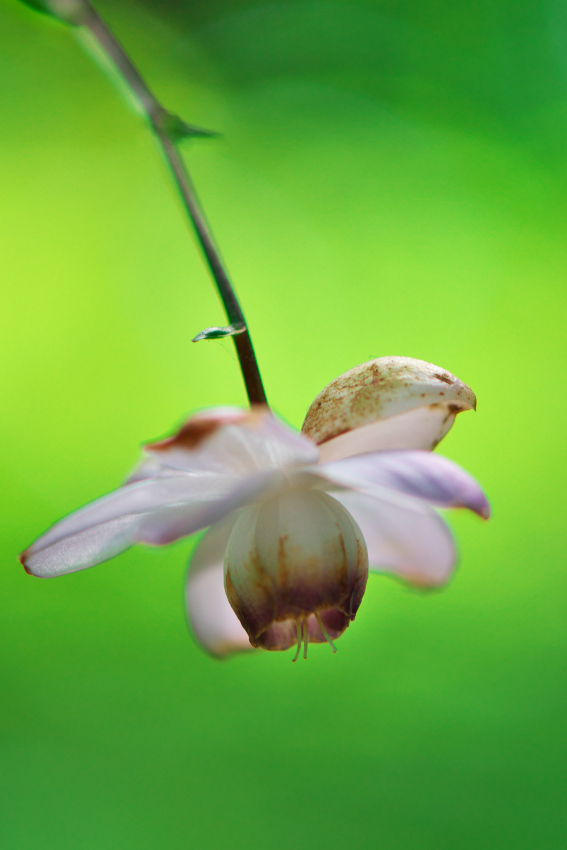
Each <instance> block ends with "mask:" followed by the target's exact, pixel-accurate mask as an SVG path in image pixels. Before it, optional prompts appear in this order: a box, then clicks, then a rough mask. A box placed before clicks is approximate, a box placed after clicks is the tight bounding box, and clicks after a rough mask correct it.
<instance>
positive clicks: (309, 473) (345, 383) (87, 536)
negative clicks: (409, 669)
mask: <svg viewBox="0 0 567 850" xmlns="http://www.w3.org/2000/svg"><path fill="white" fill-rule="evenodd" d="M475 406H476V399H475V396H474V394H473V392H472V391H471V390H470V389H469V387H467V386H466V385H465V384H463V383H462V382H461V381H459V380H458V378H456V377H455V376H454V375H451V374H450V373H449V372H446V371H445V370H443V369H439V368H438V367H436V366H433V365H432V364H429V363H425V362H424V361H421V360H413V359H411V358H405V357H383V358H379V359H377V360H372V361H369V362H368V363H363V364H362V365H361V366H357V367H356V368H354V369H351V370H350V371H349V372H347V373H345V374H344V375H341V376H340V377H339V378H337V379H336V380H334V381H332V382H331V383H330V384H329V385H328V386H327V387H326V388H325V389H324V390H323V391H322V392H321V393H320V394H319V396H317V398H316V399H315V401H314V402H313V404H312V405H311V407H310V409H309V411H308V413H307V416H306V419H305V422H304V424H303V428H302V433H301V434H298V433H297V432H295V431H294V430H292V429H291V428H290V427H288V426H287V425H286V424H284V423H283V422H282V421H281V420H279V419H278V418H276V417H275V416H274V415H273V414H272V413H271V412H270V411H269V410H268V409H267V408H265V407H256V408H254V409H252V410H251V411H244V410H240V409H238V408H212V409H209V410H205V411H202V412H200V413H197V414H195V415H194V416H192V417H191V418H190V419H189V420H188V421H187V422H186V423H185V424H184V425H183V426H182V428H181V429H180V431H179V432H178V433H177V434H175V435H174V436H173V437H170V438H168V439H165V440H162V441H160V442H157V443H153V444H150V445H148V446H146V447H145V458H144V460H143V461H142V462H141V464H140V465H139V466H138V468H137V469H136V470H135V471H134V472H133V474H132V475H131V476H130V477H129V479H128V480H127V481H126V483H125V485H124V486H122V487H120V488H119V489H117V490H115V491H114V492H113V493H110V494H109V495H107V496H104V497H103V498H101V499H98V500H97V501H95V502H92V503H91V504H89V505H87V506H86V507H84V508H81V509H80V510H78V511H76V512H75V513H73V514H71V515H70V516H68V517H66V518H64V519H62V520H61V521H60V522H58V523H56V524H55V525H54V526H52V528H50V529H49V530H48V531H47V532H46V533H45V534H43V535H42V536H41V537H40V538H39V539H38V540H36V542H35V543H34V544H33V545H32V546H31V547H30V548H29V549H28V550H26V552H24V553H23V555H22V557H21V560H22V563H23V564H24V566H25V568H26V570H27V571H28V572H29V573H30V574H32V575H35V576H39V577H43V578H48V577H52V576H57V575H63V574H65V573H69V572H74V571H76V570H81V569H85V568H87V567H91V566H94V565H95V564H98V563H100V562H101V561H105V560H107V559H108V558H111V557H113V556H114V555H116V554H118V553H119V552H121V551H123V550H124V549H126V548H128V547H129V546H131V545H133V544H134V543H147V544H150V545H164V544H166V543H170V542H172V541H174V540H177V539H179V538H180V537H184V536H187V535H190V534H193V533H195V532H197V531H199V530H201V529H203V528H207V527H208V531H206V533H205V534H204V536H203V537H202V539H201V540H200V542H199V543H198V545H197V547H196V549H195V551H194V554H193V557H192V559H191V562H190V567H189V571H188V578H187V586H186V587H187V590H186V598H187V610H188V616H189V621H190V624H191V627H192V629H193V632H194V634H195V636H196V638H197V640H198V641H199V642H200V643H201V644H202V645H203V646H204V647H205V648H206V649H207V650H208V651H209V652H211V653H212V654H214V655H218V656H221V655H225V654H228V653H230V652H234V651H239V650H243V649H250V648H251V647H263V648H265V649H269V650H275V649H277V650H283V649H288V648H290V647H292V646H295V647H296V657H297V656H298V654H299V652H300V648H301V645H303V647H304V655H306V653H307V646H308V643H309V642H324V641H328V642H329V643H330V644H331V646H332V647H333V649H334V644H333V640H334V639H336V638H337V637H339V636H340V635H341V634H342V633H343V632H344V630H345V629H346V628H347V626H348V625H349V623H350V622H351V621H352V620H354V618H355V615H356V612H357V610H358V607H359V605H360V603H361V600H362V597H363V594H364V590H365V586H366V580H367V576H368V568H369V565H370V568H371V569H374V570H382V571H386V572H389V573H392V574H394V575H395V576H398V577H400V578H402V579H404V580H405V581H407V582H409V583H410V584H413V585H416V586H420V587H435V586H440V585H442V584H444V583H445V582H446V581H447V580H448V578H449V576H450V575H451V572H452V570H453V567H454V564H455V560H456V554H455V546H454V542H453V539H452V536H451V533H450V531H449V529H448V527H447V525H446V523H445V522H444V520H443V519H442V518H441V517H440V515H439V514H438V513H437V511H436V510H435V508H457V507H466V508H469V509H470V510H472V511H474V512H476V513H477V514H479V515H480V516H482V517H484V518H488V516H489V513H490V508H489V505H488V502H487V500H486V497H485V495H484V493H483V492H482V490H481V488H480V486H479V485H478V484H477V482H476V481H475V480H474V479H473V478H471V476H470V475H469V474H468V473H466V472H465V471H464V470H462V469H461V468H460V467H459V466H457V465H456V464H454V463H452V462H451V461H449V460H448V459H446V458H444V457H441V456H439V455H435V454H433V453H431V451H430V449H431V448H433V447H434V446H435V445H436V444H437V443H438V442H439V440H440V439H441V438H442V437H443V436H444V435H445V434H446V433H447V431H448V430H449V428H450V427H451V425H452V424H453V421H454V419H455V416H456V415H457V413H459V412H461V411H463V410H470V409H474V408H475Z"/></svg>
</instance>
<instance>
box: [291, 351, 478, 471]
mask: <svg viewBox="0 0 567 850" xmlns="http://www.w3.org/2000/svg"><path fill="white" fill-rule="evenodd" d="M475 407H476V398H475V395H474V393H473V392H472V390H471V389H470V387H467V385H466V384H464V383H463V382H462V381H459V379H458V378H456V377H455V376H454V375H452V374H451V373H450V372H447V371H446V370H445V369H441V368H439V367H438V366H434V365H433V364H432V363H426V362H425V361H424V360H415V359H413V358H411V357H380V358H378V359H376V360H370V361H368V362H367V363H362V364H361V365H360V366H356V367H355V368H354V369H351V370H350V371H348V372H345V374H344V375H340V376H339V377H338V378H336V379H335V380H334V381H331V383H330V384H328V386H326V387H325V389H324V390H322V392H320V393H319V395H318V396H317V398H316V399H315V401H314V402H313V404H312V405H311V407H310V408H309V410H308V412H307V416H306V417H305V421H304V423H303V427H302V429H301V430H302V433H304V434H306V435H307V436H308V437H310V438H311V439H312V440H314V441H315V442H316V443H317V444H318V445H320V446H322V453H321V458H322V460H324V461H328V460H334V459H338V458H340V457H346V456H348V455H349V454H355V453H356V454H359V453H361V452H367V451H376V450H379V449H390V448H400V449H401V448H423V449H431V448H434V447H435V446H436V445H437V443H438V442H439V441H440V440H441V439H442V438H443V437H444V436H445V434H446V433H447V431H448V430H449V429H450V427H451V425H452V424H453V422H454V419H455V415H456V414H457V413H459V412H461V411H463V410H470V409H474V408H475ZM418 411H424V412H423V413H418ZM408 414H413V415H408ZM388 420H390V421H388ZM391 420H393V421H391ZM386 422H388V424H387V425H385V423H386ZM378 423H380V427H375V425H376V424H378ZM362 428H366V429H367V430H366V431H365V432H364V433H361V434H357V435H354V434H352V432H353V430H360V429H362ZM348 434H352V437H351V438H350V439H347V435H348ZM334 440H336V441H337V442H336V443H334V444H333V445H330V443H331V442H332V441H334ZM327 444H329V445H327ZM323 447H324V448H323Z"/></svg>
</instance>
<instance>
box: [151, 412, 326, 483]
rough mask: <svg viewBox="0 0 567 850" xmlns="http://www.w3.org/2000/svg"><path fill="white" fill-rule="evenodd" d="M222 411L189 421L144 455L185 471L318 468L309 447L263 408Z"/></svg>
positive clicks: (312, 448) (242, 472)
mask: <svg viewBox="0 0 567 850" xmlns="http://www.w3.org/2000/svg"><path fill="white" fill-rule="evenodd" d="M221 411H222V416H219V415H218V414H217V411H216V410H215V409H214V408H213V409H211V410H207V411H203V412H202V413H199V414H197V415H196V416H193V417H192V418H191V419H190V420H189V421H188V422H187V423H186V424H185V425H184V426H183V427H182V428H181V430H180V431H179V433H178V434H176V435H175V436H174V437H171V438H169V439H167V440H162V441H161V442H159V443H153V444H151V445H149V446H146V448H145V451H146V452H147V453H148V454H149V455H150V457H153V458H156V459H157V460H159V462H160V463H162V464H163V465H164V466H168V467H173V468H176V469H181V470H184V471H187V472H224V473H226V472H230V473H233V474H236V475H249V474H252V473H255V472H261V471H263V470H268V469H280V468H288V467H290V468H293V467H298V466H302V465H304V464H307V463H316V461H317V459H318V457H319V452H318V450H317V447H316V446H315V445H314V444H313V442H312V441H311V440H309V439H307V438H306V437H303V436H302V435H301V434H298V433H297V432H296V431H294V430H293V429H292V428H289V427H288V426H287V425H285V424H284V423H283V422H282V421H281V420H279V419H277V418H276V417H275V416H274V415H273V414H272V413H271V412H270V411H268V410H267V408H265V407H256V408H254V409H253V410H252V411H247V412H244V411H239V410H238V409H233V408H229V411H232V413H231V414H230V416H229V413H228V412H227V410H226V409H225V408H221ZM231 417H232V418H231Z"/></svg>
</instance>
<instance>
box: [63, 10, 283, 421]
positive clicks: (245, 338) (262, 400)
mask: <svg viewBox="0 0 567 850" xmlns="http://www.w3.org/2000/svg"><path fill="white" fill-rule="evenodd" d="M74 5H75V4H74ZM75 9H76V10H77V11H76V12H75V15H74V21H73V23H76V24H80V25H82V26H84V27H85V28H86V29H88V30H89V31H90V33H91V35H92V36H93V37H94V39H95V40H96V42H97V43H98V45H99V47H100V48H101V49H102V50H103V51H104V53H105V54H106V56H107V57H108V58H109V59H110V60H111V62H112V63H113V64H114V66H115V67H116V69H117V71H118V72H119V73H120V75H121V77H122V78H123V79H124V81H125V82H126V83H127V85H128V86H129V87H130V88H131V89H132V91H133V93H134V95H135V96H136V98H137V99H138V101H139V102H140V104H141V106H142V108H143V110H144V112H145V113H146V116H147V118H148V120H149V122H150V125H151V127H152V129H153V131H154V133H155V135H156V138H157V140H158V142H159V143H160V145H161V148H162V150H163V153H164V156H165V158H166V160H167V162H168V165H169V167H170V169H171V173H172V175H173V179H174V181H175V184H176V186H177V189H178V191H179V194H180V195H181V199H182V201H183V205H184V207H185V210H186V212H187V215H188V217H189V220H190V222H191V224H192V226H193V228H194V230H195V234H196V236H197V240H198V242H199V245H200V246H201V250H202V252H203V254H204V257H205V260H206V262H207V265H208V267H209V269H210V272H211V275H212V276H213V279H214V281H215V284H216V287H217V290H218V293H219V295H220V298H221V301H222V303H223V306H224V309H225V312H226V315H227V318H228V321H229V323H230V324H233V323H240V324H242V325H243V326H244V327H245V330H244V331H243V332H242V333H239V334H237V335H235V336H234V337H233V341H234V346H235V348H236V353H237V356H238V360H239V363H240V369H241V371H242V377H243V379H244V385H245V387H246V392H247V394H248V399H249V401H250V404H251V405H252V404H267V399H266V394H265V392H264V387H263V384H262V378H261V376H260V370H259V369H258V363H257V361H256V355H255V354H254V348H253V346H252V340H251V338H250V334H249V332H248V326H247V325H246V321H245V319H244V314H243V312H242V309H241V307H240V304H239V303H238V299H237V297H236V295H235V292H234V289H233V288H232V284H231V282H230V279H229V277H228V273H227V271H226V269H225V267H224V264H223V261H222V259H221V256H220V253H219V250H218V248H217V247H216V245H215V241H214V238H213V235H212V233H211V230H210V228H209V226H208V224H207V221H206V218H205V215H204V213H203V210H202V208H201V205H200V203H199V199H198V197H197V194H196V192H195V189H194V187H193V183H192V181H191V177H190V175H189V172H188V170H187V167H186V165H185V163H184V161H183V159H182V157H181V155H180V153H179V150H178V149H177V146H176V144H175V137H174V136H173V133H172V132H171V131H169V132H168V130H169V128H170V127H171V125H172V121H173V122H174V123H175V122H177V124H176V130H177V131H179V127H180V126H181V127H182V130H181V133H182V135H181V137H190V136H199V135H211V134H208V133H206V132H205V131H200V130H198V129H197V128H192V127H190V126H188V125H186V124H184V122H182V121H180V119H178V118H177V116H174V115H171V113H169V112H168V111H167V110H166V109H165V108H164V107H163V106H162V104H161V103H160V102H159V100H158V99H157V98H156V96H155V95H154V94H153V92H152V91H151V90H150V89H149V87H148V85H147V84H146V82H145V80H144V79H143V78H142V76H141V74H140V72H139V71H138V69H137V68H136V66H135V65H134V64H133V62H132V60H131V59H130V57H129V56H128V54H127V53H126V51H125V50H124V48H123V47H122V45H121V44H120V43H119V42H118V41H117V40H116V38H115V37H114V35H113V34H112V32H111V31H110V30H109V28H108V27H107V25H106V24H105V22H104V21H103V20H102V18H101V17H100V15H99V14H98V12H97V11H96V10H95V9H94V8H93V7H92V6H91V4H90V3H89V0H80V2H79V3H78V4H76V5H75Z"/></svg>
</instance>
